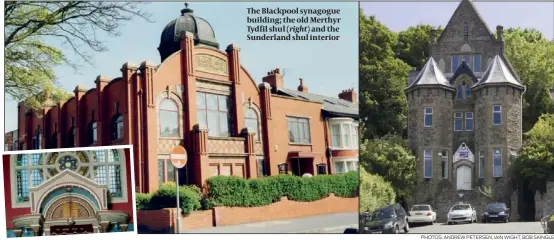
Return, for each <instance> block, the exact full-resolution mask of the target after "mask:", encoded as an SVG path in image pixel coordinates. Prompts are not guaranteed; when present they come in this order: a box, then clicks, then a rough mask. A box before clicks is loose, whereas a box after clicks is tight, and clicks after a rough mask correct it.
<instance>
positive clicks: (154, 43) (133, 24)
mask: <svg viewBox="0 0 554 240" xmlns="http://www.w3.org/2000/svg"><path fill="white" fill-rule="evenodd" d="M184 7H185V6H184V4H183V3H182V2H159V3H149V4H147V5H145V6H144V7H143V9H144V10H147V11H148V12H150V13H151V14H152V16H151V20H153V21H154V22H153V23H149V22H147V21H145V20H143V19H140V18H135V19H133V20H132V21H130V22H128V23H126V24H125V26H123V27H122V28H121V29H120V30H119V31H120V33H121V35H120V36H117V37H109V36H107V35H105V34H98V37H99V38H100V39H102V40H104V41H105V44H106V46H107V47H108V49H109V50H108V51H106V52H101V53H94V54H93V57H94V66H91V65H86V64H85V65H83V66H82V67H81V68H80V69H79V70H78V72H75V71H74V70H73V69H72V68H70V67H67V66H60V67H57V68H56V69H55V73H56V75H57V77H58V82H59V85H60V86H61V87H62V88H63V89H65V90H66V91H68V92H72V91H73V90H74V89H75V87H76V86H77V85H78V84H82V85H83V86H85V87H86V88H87V89H90V88H94V87H95V84H94V80H95V79H96V77H97V76H98V75H106V76H108V77H110V78H111V79H113V78H116V77H120V76H121V72H120V68H121V66H122V65H123V63H125V62H127V61H131V62H134V63H136V64H137V65H138V64H140V63H141V62H143V61H146V60H151V61H153V62H154V63H156V64H159V63H160V55H159V53H158V50H157V48H158V46H159V43H160V42H159V41H160V35H161V32H162V30H163V28H164V27H165V26H166V24H167V23H169V22H170V21H172V20H173V19H175V18H177V17H179V16H180V14H181V13H180V10H181V9H183V8H184ZM249 7H256V8H260V7H273V8H275V7H280V8H296V7H299V8H309V9H322V8H324V9H328V8H332V9H340V10H341V14H340V17H341V22H340V24H339V25H338V26H340V36H341V37H340V40H338V41H282V42H280V41H248V40H247V39H246V35H247V28H246V16H247V8H249ZM189 8H191V9H193V10H194V14H195V15H196V16H199V17H202V18H204V19H205V20H207V21H208V22H209V23H210V24H211V25H212V27H213V29H214V31H215V35H216V39H217V41H218V42H219V45H220V49H221V50H225V48H226V47H227V45H229V44H231V43H234V44H238V45H239V46H240V48H241V52H240V60H241V63H242V65H243V66H244V67H245V68H246V70H247V71H248V72H249V73H250V74H251V76H252V77H253V78H254V81H256V82H257V83H260V82H261V81H262V77H264V76H265V75H266V74H267V72H268V71H270V70H272V69H274V68H281V69H284V70H285V77H284V85H285V86H284V87H285V88H290V89H296V88H297V87H298V84H299V80H298V79H299V78H303V79H304V84H305V85H307V86H308V88H309V92H312V93H318V94H322V95H327V96H332V97H337V96H338V94H339V93H340V92H341V91H342V90H345V89H348V88H354V89H357V87H358V3H356V2H350V3H294V2H292V3H248V2H242V3H197V2H193V3H190V4H189ZM60 49H61V50H63V51H67V53H68V56H70V58H71V59H74V60H79V59H78V58H75V57H74V56H73V54H72V53H71V51H70V50H69V49H68V48H67V47H63V46H61V47H60ZM5 98H6V101H5V107H6V109H5V112H6V113H10V112H16V111H17V103H16V102H15V101H14V100H11V99H10V98H9V96H5ZM15 129H17V115H16V114H6V119H5V129H4V130H5V132H8V131H11V130H15Z"/></svg>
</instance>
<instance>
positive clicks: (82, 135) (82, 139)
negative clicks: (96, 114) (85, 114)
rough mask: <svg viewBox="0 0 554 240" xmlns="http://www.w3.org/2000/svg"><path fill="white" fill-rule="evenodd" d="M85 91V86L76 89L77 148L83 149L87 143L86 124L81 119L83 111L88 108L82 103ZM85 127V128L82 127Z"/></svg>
mask: <svg viewBox="0 0 554 240" xmlns="http://www.w3.org/2000/svg"><path fill="white" fill-rule="evenodd" d="M86 91H87V89H85V88H84V87H83V86H81V85H78V86H77V87H75V91H73V92H74V93H75V147H81V146H82V145H84V144H85V143H86V139H87V138H86V135H87V134H88V133H87V132H86V123H83V122H82V121H83V118H81V115H82V111H83V109H85V108H86V106H84V104H83V103H82V102H81V98H82V97H83V95H85V92H86ZM82 126H85V127H82Z"/></svg>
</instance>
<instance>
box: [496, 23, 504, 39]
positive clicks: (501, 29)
mask: <svg viewBox="0 0 554 240" xmlns="http://www.w3.org/2000/svg"><path fill="white" fill-rule="evenodd" d="M503 32H504V27H503V26H502V25H498V26H496V37H497V38H498V40H500V41H502V40H503V39H504V38H503V36H502V35H503Z"/></svg>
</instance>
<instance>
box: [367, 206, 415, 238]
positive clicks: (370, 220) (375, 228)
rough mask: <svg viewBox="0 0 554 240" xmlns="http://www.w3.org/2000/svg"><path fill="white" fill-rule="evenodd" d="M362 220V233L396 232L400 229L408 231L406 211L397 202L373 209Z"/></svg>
mask: <svg viewBox="0 0 554 240" xmlns="http://www.w3.org/2000/svg"><path fill="white" fill-rule="evenodd" d="M362 222H363V232H362V233H392V234H396V233H399V232H400V230H404V232H406V233H407V232H409V231H410V226H408V216H407V214H406V211H404V208H403V207H402V206H401V205H400V204H398V203H395V204H392V205H389V206H386V207H384V208H380V209H377V210H375V211H374V212H373V213H371V214H369V215H368V217H367V218H366V219H365V220H364V221H362Z"/></svg>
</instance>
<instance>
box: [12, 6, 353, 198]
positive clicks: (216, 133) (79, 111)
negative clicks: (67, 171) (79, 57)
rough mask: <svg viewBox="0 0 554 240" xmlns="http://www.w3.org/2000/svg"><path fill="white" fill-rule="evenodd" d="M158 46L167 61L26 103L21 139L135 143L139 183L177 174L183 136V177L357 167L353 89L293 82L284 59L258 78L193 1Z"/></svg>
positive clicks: (155, 183)
mask: <svg viewBox="0 0 554 240" xmlns="http://www.w3.org/2000/svg"><path fill="white" fill-rule="evenodd" d="M177 16H178V15H177ZM158 50H159V53H160V56H161V63H160V64H154V63H153V62H152V61H144V62H142V63H141V64H139V65H136V64H134V63H131V62H127V63H125V64H123V65H122V66H121V76H119V77H116V78H108V77H106V76H103V75H100V76H98V77H97V78H96V80H95V83H96V87H95V88H92V89H85V88H84V87H82V86H77V87H76V88H75V91H74V96H73V97H72V98H70V99H69V100H67V101H64V102H59V103H54V102H50V103H49V104H48V105H49V106H48V107H47V108H45V109H43V110H42V111H41V112H40V113H36V112H33V111H30V110H29V109H27V108H26V107H25V106H24V104H23V103H20V104H19V109H18V129H17V130H18V138H17V139H18V143H17V144H18V148H19V149H22V150H23V149H42V148H60V147H85V146H106V145H126V144H132V145H133V151H134V152H133V155H134V160H135V162H134V170H135V176H136V190H137V191H138V192H151V191H154V190H156V189H157V188H158V187H159V186H160V185H161V184H163V183H164V182H167V181H175V179H174V171H175V170H174V168H173V167H172V165H171V163H170V161H169V159H168V158H169V152H170V150H171V149H172V148H173V147H175V146H177V145H181V146H184V147H185V149H186V150H187V154H188V163H187V165H186V166H185V168H184V169H181V170H180V172H179V182H180V183H181V184H196V185H203V184H204V182H205V180H206V179H208V178H210V177H212V176H218V175H235V176H241V177H245V178H256V177H261V176H264V175H276V174H280V173H288V174H294V175H299V176H302V175H304V174H311V175H320V174H337V173H344V172H348V171H352V170H356V169H357V168H358V103H357V96H356V92H355V91H354V90H353V89H349V90H345V91H342V92H341V93H339V94H338V97H327V96H322V95H319V94H316V93H312V92H310V91H308V86H306V85H305V84H304V83H303V81H302V79H300V84H299V86H298V88H297V89H287V88H285V87H284V79H283V74H282V73H281V71H280V70H279V69H273V70H270V71H269V72H268V73H267V75H266V76H265V77H263V79H253V78H252V76H251V75H250V74H249V73H248V71H247V69H245V68H244V67H243V66H242V65H241V61H240V48H239V47H238V46H237V45H234V44H230V45H228V46H227V47H226V48H224V51H222V50H220V45H219V43H218V41H217V40H216V35H215V32H214V29H212V27H211V25H210V24H209V23H208V22H207V21H206V20H205V19H203V18H201V17H198V16H196V15H195V14H194V13H193V11H192V10H191V9H189V8H188V7H187V8H185V9H183V10H182V11H181V16H179V17H177V18H176V19H175V20H173V21H171V22H170V23H168V24H167V26H166V27H165V28H164V29H163V30H162V34H161V40H160V45H159V47H158ZM264 57H268V56H264ZM260 80H261V81H260Z"/></svg>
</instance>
